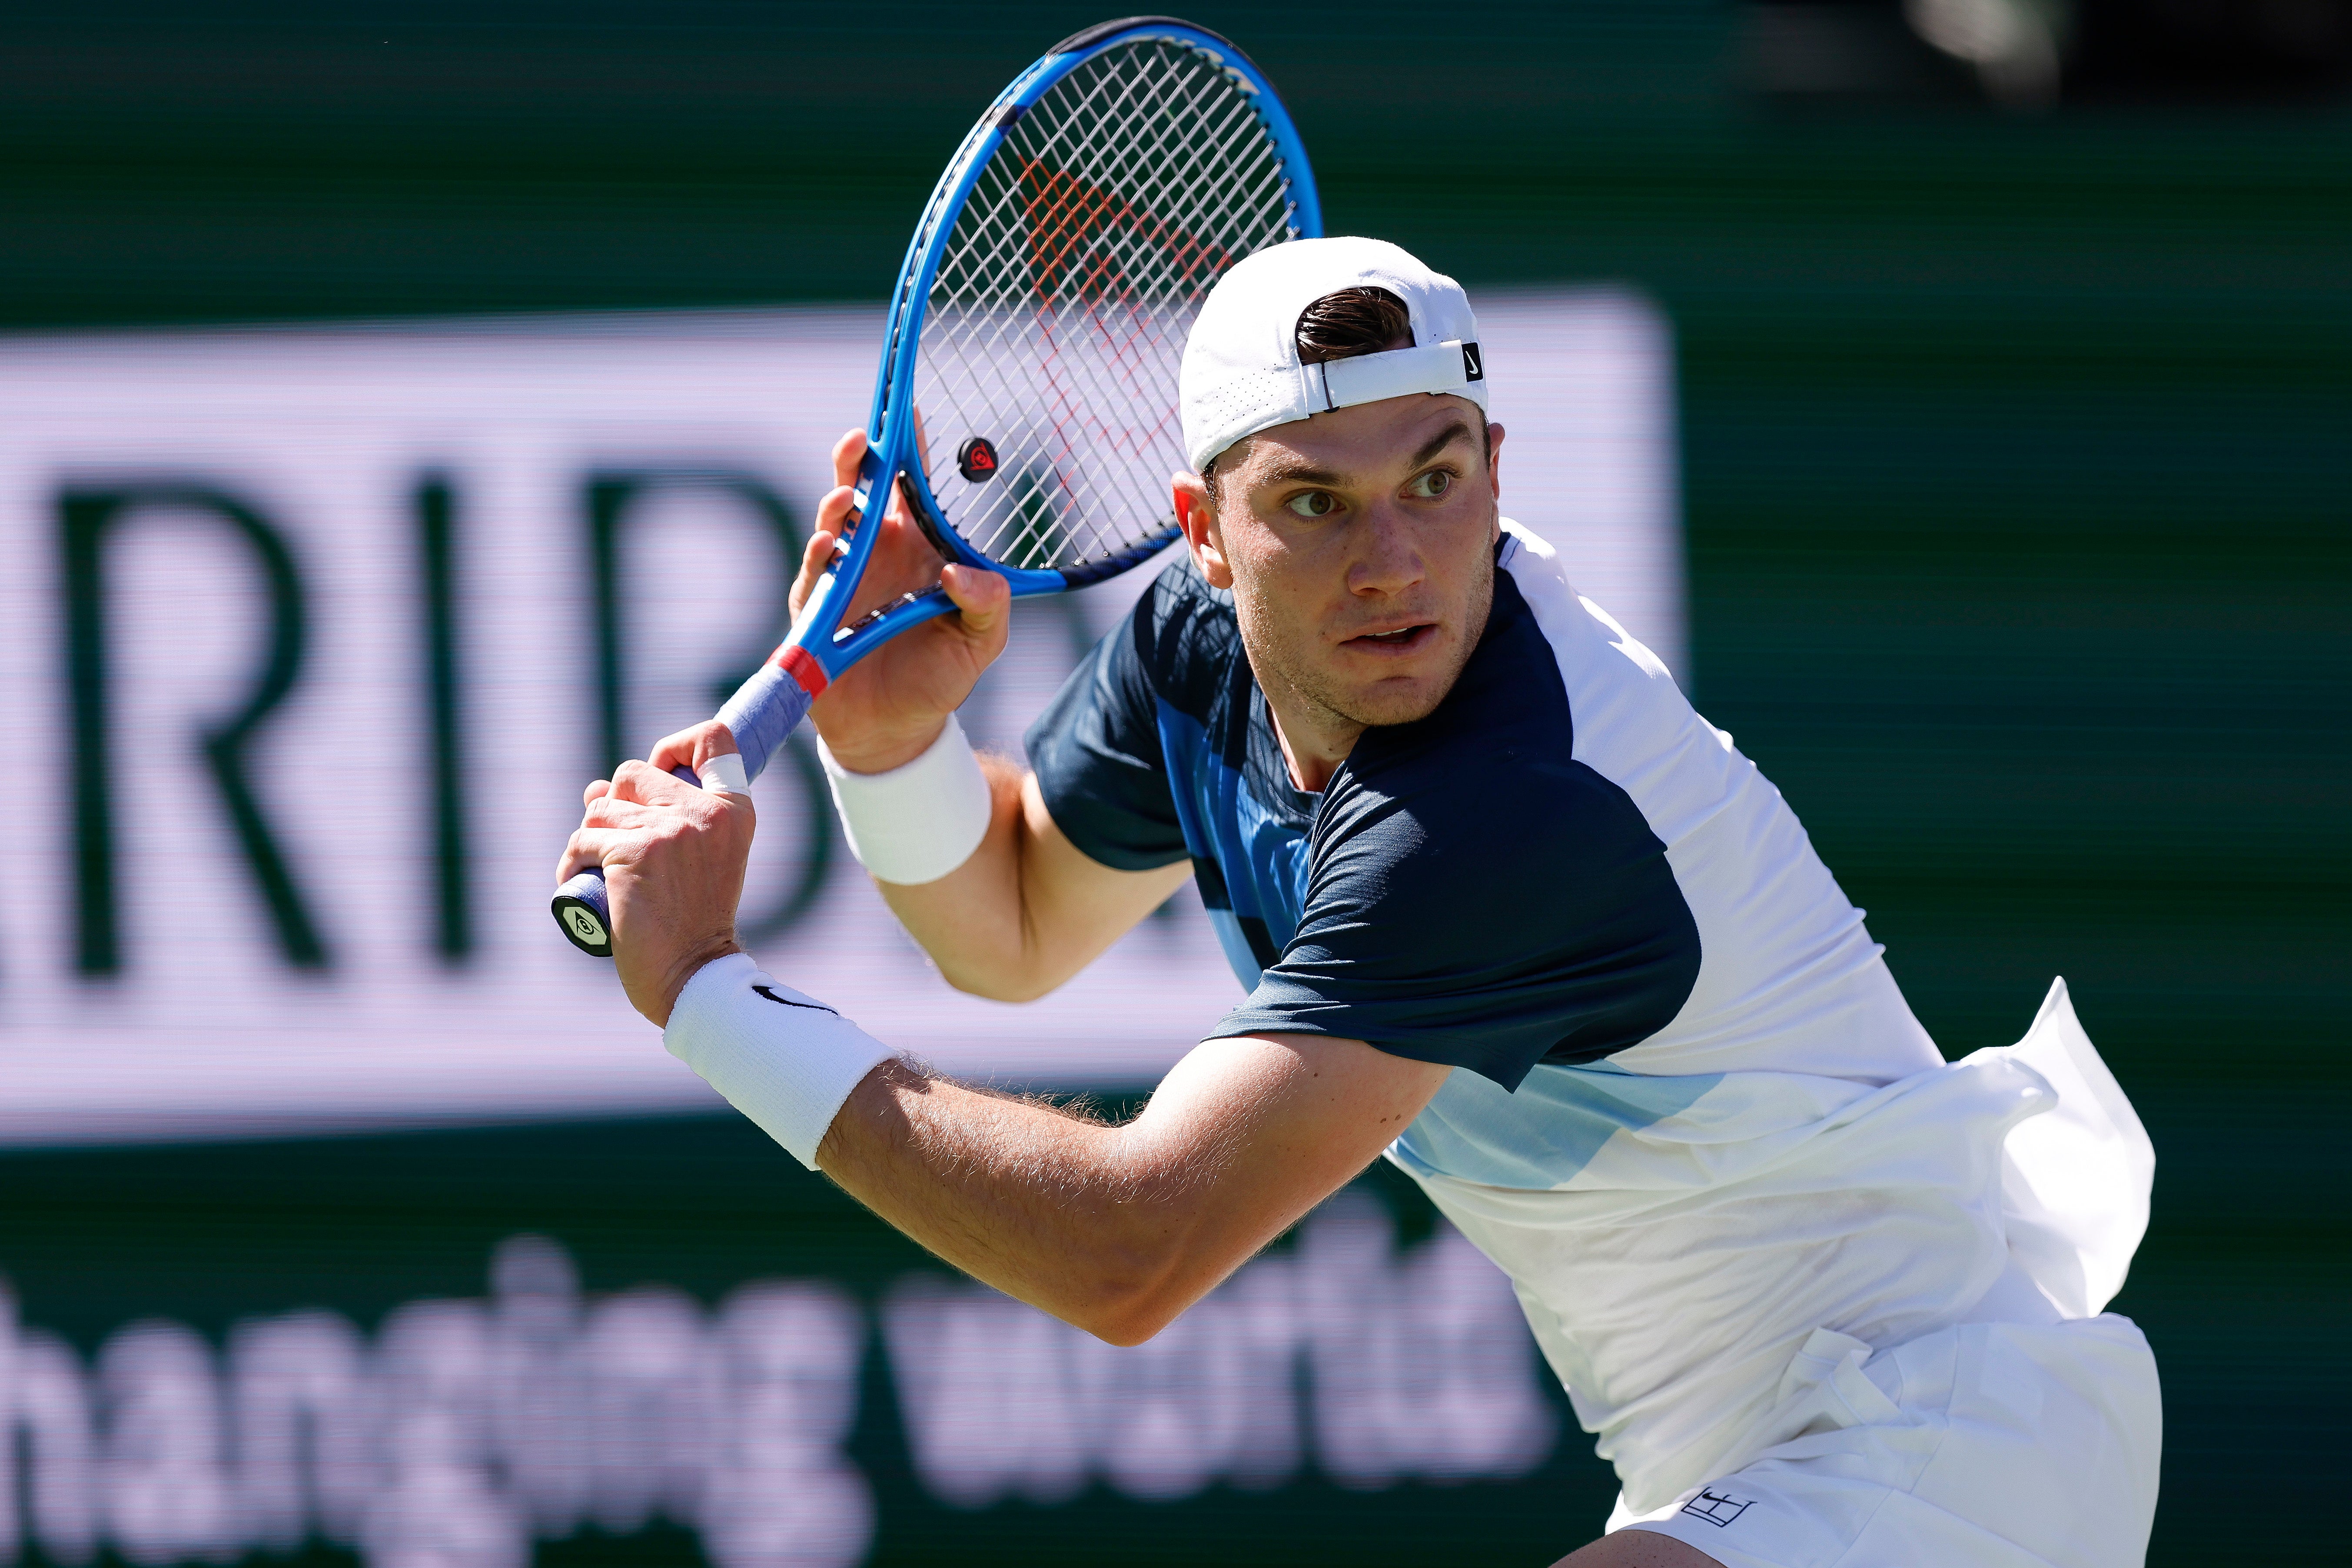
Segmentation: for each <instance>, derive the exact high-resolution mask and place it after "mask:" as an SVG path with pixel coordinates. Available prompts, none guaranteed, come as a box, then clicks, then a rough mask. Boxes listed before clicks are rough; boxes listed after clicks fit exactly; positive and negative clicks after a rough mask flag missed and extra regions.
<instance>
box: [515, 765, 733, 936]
mask: <svg viewBox="0 0 2352 1568" xmlns="http://www.w3.org/2000/svg"><path fill="white" fill-rule="evenodd" d="M670 772H672V773H676V774H677V776H678V777H680V778H682V779H684V780H685V781H686V782H687V783H688V784H696V785H699V784H701V783H702V781H701V780H700V779H698V778H696V777H695V776H694V770H693V769H692V768H672V769H670ZM548 910H549V911H550V912H551V913H552V914H553V915H554V916H555V924H556V929H557V930H559V931H562V933H563V934H564V935H565V936H566V937H568V938H570V939H571V942H572V946H574V947H576V948H578V949H579V950H580V951H581V952H584V953H586V954H587V955H588V956H589V957H591V958H610V957H612V956H613V906H612V900H611V897H610V896H609V895H608V894H607V892H606V890H605V888H604V867H602V866H591V867H589V868H587V869H586V870H584V871H580V872H575V873H574V874H573V875H572V879H571V880H570V881H568V882H566V883H564V884H563V886H562V887H560V888H558V889H555V898H554V899H553V900H552V901H551V902H550V903H549V905H548Z"/></svg>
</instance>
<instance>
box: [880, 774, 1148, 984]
mask: <svg viewBox="0 0 2352 1568" xmlns="http://www.w3.org/2000/svg"><path fill="white" fill-rule="evenodd" d="M981 765H982V771H983V772H984V773H986V775H987V777H988V782H989V788H990V792H991V796H992V813H991V816H990V819H989V826H988V832H987V834H986V836H985V837H982V840H981V842H980V847H978V848H977V849H975V850H974V851H972V854H971V858H969V859H967V860H965V861H964V863H963V864H962V865H961V866H959V867H957V868H955V869H954V870H953V871H951V872H950V873H949V874H948V875H946V876H944V877H941V878H940V879H937V880H936V881H930V882H925V883H921V884H919V885H916V886H907V885H904V884H900V883H894V882H887V881H877V886H878V887H879V888H880V889H881V890H882V897H883V899H884V900H886V901H887V903H888V904H889V906H890V909H891V911H892V912H893V913H894V914H896V915H897V916H898V920H899V923H901V924H902V925H904V926H905V927H906V928H907V932H908V935H910V936H912V937H913V938H914V939H915V940H916V942H919V943H920V944H921V945H922V948H923V951H924V952H927V953H929V955H930V957H931V962H932V963H936V964H938V965H939V966H940V974H941V975H942V976H943V977H945V979H946V980H947V982H948V984H950V985H953V986H955V987H956V989H958V990H960V991H966V992H970V993H971V994H974V995H979V996H986V997H990V998H992V999H993V1000H995V1001H999V1002H1028V1001H1034V999H1036V998H1037V997H1039V996H1043V995H1045V994H1046V993H1047V992H1049V991H1051V990H1053V989H1054V988H1055V986H1058V985H1060V984H1062V983H1063V982H1064V981H1066V980H1067V979H1068V978H1069V977H1070V976H1071V975H1073V974H1076V973H1077V972H1078V971H1079V970H1081V969H1083V968H1085V967H1086V966H1087V964H1088V963H1092V962H1093V961H1094V960H1095V959H1096V958H1097V956H1099V955H1100V953H1101V952H1102V951H1103V949H1105V948H1107V947H1108V946H1109V945H1110V944H1111V943H1112V942H1115V941H1116V940H1118V937H1119V935H1120V934H1121V933H1122V932H1124V931H1127V930H1128V928H1129V927H1130V926H1132V925H1133V924H1134V923H1135V922H1136V921H1138V920H1139V919H1141V918H1142V917H1143V916H1144V915H1146V914H1148V913H1149V912H1150V910H1153V909H1154V908H1156V907H1157V906H1158V905H1159V904H1160V902H1161V901H1162V900H1165V899H1166V898H1167V897H1168V895H1169V894H1171V893H1172V892H1174V891H1175V890H1176V889H1177V888H1178V887H1179V886H1181V884H1182V882H1183V880H1184V879H1185V878H1186V877H1188V876H1190V875H1191V874H1192V870H1191V867H1190V866H1189V865H1188V864H1185V863H1182V862H1179V863H1178V864H1176V865H1173V866H1168V867H1162V868H1159V869H1157V870H1152V871H1115V870H1112V869H1111V868H1108V867H1106V866H1101V865H1097V864H1096V863H1095V862H1094V861H1092V860H1090V859H1088V858H1087V857H1086V855H1085V854H1084V853H1083V852H1081V851H1080V850H1079V849H1078V848H1077V847H1076V846H1074V845H1073V844H1071V843H1070V841H1069V840H1068V839H1067V838H1066V837H1063V835H1062V833H1061V830H1060V829H1059V828H1057V827H1055V826H1054V819H1053V817H1052V816H1051V815H1050V814H1049V813H1048V812H1047V811H1046V809H1045V801H1044V798H1043V797H1042V796H1041V795H1039V793H1038V789H1037V782H1036V778H1035V776H1034V774H1030V773H1027V772H1026V771H1025V770H1024V769H1022V768H1021V767H1020V766H1019V765H1018V764H1016V763H1011V762H1008V761H1006V760H1005V759H1003V758H1001V757H983V758H982V759H981Z"/></svg>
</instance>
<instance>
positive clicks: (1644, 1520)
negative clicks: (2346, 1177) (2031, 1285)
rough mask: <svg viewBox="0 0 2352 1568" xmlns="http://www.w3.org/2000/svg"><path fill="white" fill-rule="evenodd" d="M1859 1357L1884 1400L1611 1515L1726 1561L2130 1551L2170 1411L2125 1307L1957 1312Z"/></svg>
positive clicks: (2083, 1561)
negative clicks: (1647, 1508)
mask: <svg viewBox="0 0 2352 1568" xmlns="http://www.w3.org/2000/svg"><path fill="white" fill-rule="evenodd" d="M1862 1371H1863V1373H1864V1376H1865V1377H1867V1378H1868V1379H1869V1381H1870V1384H1872V1386H1873V1387H1874V1388H1875V1389H1876V1390H1877V1391H1878V1392H1879V1393H1881V1394H1884V1395H1885V1402H1884V1405H1883V1407H1876V1408H1864V1409H1858V1410H1856V1411H1855V1412H1853V1414H1854V1415H1855V1416H1856V1419H1855V1420H1854V1421H1853V1424H1851V1425H1847V1426H1829V1425H1828V1424H1826V1423H1822V1424H1820V1425H1817V1426H1816V1427H1815V1429H1814V1430H1811V1431H1810V1432H1807V1433H1805V1434H1804V1435H1802V1436H1798V1437H1795V1438H1792V1439H1790V1441H1788V1442H1785V1443H1781V1444H1779V1445H1777V1446H1775V1447H1770V1448H1767V1449H1766V1450H1764V1452H1763V1453H1762V1454H1760V1455H1759V1456H1758V1457H1757V1458H1755V1459H1754V1460H1752V1461H1750V1462H1749V1463H1748V1464H1747V1465H1745V1466H1743V1467H1741V1468H1739V1469H1738V1470H1736V1471H1734V1472H1732V1473H1731V1474H1729V1475H1727V1476H1724V1477H1722V1478H1721V1479H1717V1480H1713V1481H1709V1482H1708V1483H1707V1484H1706V1485H1705V1486H1703V1487H1697V1488H1695V1489H1692V1490H1690V1491H1688V1492H1685V1493H1684V1494H1683V1495H1682V1496H1681V1497H1679V1498H1676V1499H1675V1500H1674V1501H1673V1502H1672V1503H1669V1504H1668V1505H1667V1506H1665V1507H1664V1508H1662V1509H1658V1510H1654V1511H1653V1512H1650V1513H1647V1514H1643V1515H1641V1516H1639V1517H1633V1516H1630V1515H1628V1514H1626V1512H1625V1510H1624V1504H1623V1501H1622V1500H1620V1501H1619V1504H1618V1512H1617V1514H1616V1515H1615V1516H1613V1517H1612V1519H1611V1520H1610V1521H1609V1528H1610V1529H1611V1530H1612V1531H1616V1530H1622V1529H1626V1528H1632V1529H1636V1530H1649V1531H1656V1532H1657V1533H1659V1534H1661V1535H1671V1536H1673V1537H1674V1538H1675V1540H1677V1541H1680V1542H1685V1544H1687V1545H1690V1546H1694V1547H1696V1548H1697V1549H1698V1550H1699V1551H1701V1552H1706V1554H1707V1555H1708V1556H1709V1557H1712V1558H1714V1559H1715V1560H1716V1561H1717V1562H1718V1563H1722V1564H1724V1568H2140V1564H2141V1563H2142V1562H2143V1561H2144V1560H2145V1558H2146V1557H2147V1536H2148V1529H2149V1526H2150V1525H2151V1523H2152V1522H2153V1521H2154V1519H2155V1516H2156V1488H2157V1468H2158V1457H2159V1455H2160V1453H2161V1451H2162V1448H2163V1421H2164V1415H2163V1406H2162V1403H2161V1400H2160V1399H2159V1397H2158V1388H2157V1377H2156V1358H2155V1357H2154V1356H2153V1355H2152V1354H2151V1353H2150V1352H2149V1351H2148V1348H2147V1340H2146V1339H2145V1338H2143V1337H2142V1336H2141V1334H2140V1331H2139V1329H2138V1327H2137V1325H2136V1324H2134V1323H2133V1322H2132V1321H2131V1320H2130V1319H2128V1318H2119V1317H2116V1316H2115V1315H2113V1314H2112V1313H2110V1314H2104V1315H2102V1316H2099V1317H2096V1318H2077V1319H2073V1320H2070V1321H2064V1322H2060V1323H2055V1324H2051V1325H2048V1326H2042V1325H2036V1324H2029V1323H1965V1324H1961V1325H1958V1326H1957V1327H1954V1328H1948V1329H1943V1330H1939V1331H1936V1332H1934V1333H1931V1334H1927V1335H1925V1336H1923V1337H1921V1338H1919V1339H1916V1340H1913V1341H1910V1342H1907V1343H1905V1344H1900V1345H1895V1346H1894V1347H1892V1348H1890V1349H1887V1350H1884V1351H1881V1352H1878V1353H1877V1354H1876V1355H1874V1356H1872V1357H1871V1358H1870V1359H1869V1360H1868V1361H1867V1362H1865V1363H1863V1367H1862ZM1864 1403H1865V1404H1867V1400H1866V1399H1865V1401H1864Z"/></svg>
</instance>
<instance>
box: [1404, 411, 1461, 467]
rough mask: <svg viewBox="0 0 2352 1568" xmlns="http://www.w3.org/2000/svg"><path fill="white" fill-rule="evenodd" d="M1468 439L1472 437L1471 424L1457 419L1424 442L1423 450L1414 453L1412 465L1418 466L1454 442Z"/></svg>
mask: <svg viewBox="0 0 2352 1568" xmlns="http://www.w3.org/2000/svg"><path fill="white" fill-rule="evenodd" d="M1468 439H1470V426H1469V425H1468V424H1467V423H1466V422H1465V421H1464V420H1460V419H1456V420H1455V421H1454V423H1453V424H1451V425H1448V426H1446V427H1445V428H1444V429H1443V430H1440V431H1439V432H1438V433H1437V434H1436V435H1434V436H1433V437H1430V438H1429V439H1428V440H1427V441H1426V442H1424V443H1423V446H1422V448H1421V450H1420V451H1418V452H1415V453H1414V454H1413V455H1412V466H1413V467H1414V468H1419V467H1421V466H1422V464H1423V463H1426V462H1427V461H1429V459H1430V458H1434V457H1435V456H1437V454H1438V453H1440V452H1443V451H1444V450H1445V448H1446V447H1451V446H1452V445H1454V442H1456V441H1467V440H1468Z"/></svg>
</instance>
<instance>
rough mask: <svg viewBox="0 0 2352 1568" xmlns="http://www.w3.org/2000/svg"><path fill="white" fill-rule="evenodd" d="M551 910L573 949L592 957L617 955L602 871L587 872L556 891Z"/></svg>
mask: <svg viewBox="0 0 2352 1568" xmlns="http://www.w3.org/2000/svg"><path fill="white" fill-rule="evenodd" d="M548 910H549V911H550V912H551V913H552V914H553V915H554V916H555V923H556V926H557V928H558V929H559V930H561V931H562V932H563V935H564V938H565V940H566V941H568V942H571V943H572V946H574V947H576V948H578V949H579V950H580V951H581V952H584V953H586V954H587V955H588V956H589V957H591V958H610V957H612V956H613V915H612V910H610V908H608V907H607V904H606V901H605V897H604V874H603V873H602V872H601V871H583V872H581V873H580V874H579V875H578V876H576V877H574V878H572V879H571V880H570V881H568V882H566V883H564V884H563V886H562V887H560V888H558V889H555V897H554V899H553V900H551V902H550V903H549V905H548Z"/></svg>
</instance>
